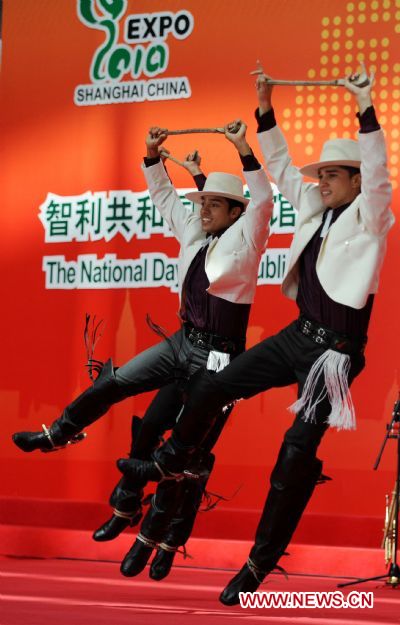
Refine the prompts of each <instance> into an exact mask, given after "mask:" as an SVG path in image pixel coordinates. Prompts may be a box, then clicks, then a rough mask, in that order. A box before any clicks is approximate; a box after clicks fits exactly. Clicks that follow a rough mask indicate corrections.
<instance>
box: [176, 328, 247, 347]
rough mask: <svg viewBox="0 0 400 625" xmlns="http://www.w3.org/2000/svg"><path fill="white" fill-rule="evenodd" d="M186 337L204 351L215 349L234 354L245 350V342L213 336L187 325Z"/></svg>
mask: <svg viewBox="0 0 400 625" xmlns="http://www.w3.org/2000/svg"><path fill="white" fill-rule="evenodd" d="M184 330H185V335H186V336H187V338H188V339H189V341H190V342H191V343H192V345H195V346H196V347H202V348H203V349H215V350H216V351H217V352H224V353H229V354H234V353H237V352H242V351H243V350H244V348H245V340H244V339H243V340H240V339H239V340H236V341H234V340H233V339H229V338H226V337H224V336H219V335H218V334H212V333H211V332H205V331H204V330H199V329H198V328H194V327H193V326H191V325H188V324H187V323H185V324H184Z"/></svg>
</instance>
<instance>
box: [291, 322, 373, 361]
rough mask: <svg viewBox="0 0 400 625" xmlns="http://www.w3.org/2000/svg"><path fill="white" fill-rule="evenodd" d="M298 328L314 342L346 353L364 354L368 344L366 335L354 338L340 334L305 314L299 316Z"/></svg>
mask: <svg viewBox="0 0 400 625" xmlns="http://www.w3.org/2000/svg"><path fill="white" fill-rule="evenodd" d="M297 328H298V330H300V332H301V333H302V334H304V335H305V336H308V337H309V338H310V339H311V340H312V341H314V343H317V344H318V345H321V347H326V348H327V349H334V350H336V351H337V352H343V353H345V354H356V353H361V354H362V353H363V352H364V349H365V346H366V344H367V337H366V336H364V337H361V338H356V339H352V338H350V337H348V336H346V335H345V334H339V333H338V332H334V331H333V330H329V328H324V326H321V325H320V324H319V323H317V322H316V321H311V319H307V317H304V315H301V316H300V317H299V318H298V320H297Z"/></svg>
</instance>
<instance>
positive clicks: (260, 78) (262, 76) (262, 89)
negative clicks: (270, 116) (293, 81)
mask: <svg viewBox="0 0 400 625" xmlns="http://www.w3.org/2000/svg"><path fill="white" fill-rule="evenodd" d="M250 74H253V75H256V76H257V78H256V90H257V97H258V106H259V113H260V115H262V114H263V113H267V112H268V111H270V110H271V108H272V90H273V88H274V86H273V85H271V83H269V82H268V78H271V76H268V75H267V74H266V73H265V72H264V69H263V66H262V65H261V62H260V61H257V67H256V69H255V70H253V71H252V72H250Z"/></svg>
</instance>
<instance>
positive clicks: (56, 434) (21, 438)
mask: <svg viewBox="0 0 400 625" xmlns="http://www.w3.org/2000/svg"><path fill="white" fill-rule="evenodd" d="M84 438H86V433H85V432H79V433H77V434H70V435H69V436H67V435H66V434H65V433H64V432H63V431H62V430H61V428H60V426H59V425H58V423H57V422H54V423H53V425H52V426H51V427H50V428H48V427H46V426H45V425H44V424H43V425H42V432H16V433H15V434H13V435H12V439H13V441H14V443H15V444H16V446H17V447H19V448H20V449H22V451H25V452H30V451H35V450H36V449H40V451H43V452H50V451H58V450H59V449H64V447H66V446H67V445H75V444H76V443H80V442H81V441H82V440H83V439H84Z"/></svg>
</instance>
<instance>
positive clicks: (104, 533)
mask: <svg viewBox="0 0 400 625" xmlns="http://www.w3.org/2000/svg"><path fill="white" fill-rule="evenodd" d="M141 516H142V515H141V513H140V514H139V516H138V518H137V520H136V517H134V518H133V519H132V520H131V517H123V516H120V514H115V513H114V514H113V515H112V516H111V518H110V519H108V521H106V522H105V523H103V525H101V526H100V527H99V528H98V529H97V530H96V531H95V532H94V533H93V537H92V538H93V540H96V541H97V542H106V541H107V540H114V538H117V536H119V535H120V533H121V532H123V531H124V529H126V528H127V527H129V526H130V525H132V526H133V525H136V524H137V523H138V522H139V521H140V519H141Z"/></svg>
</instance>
